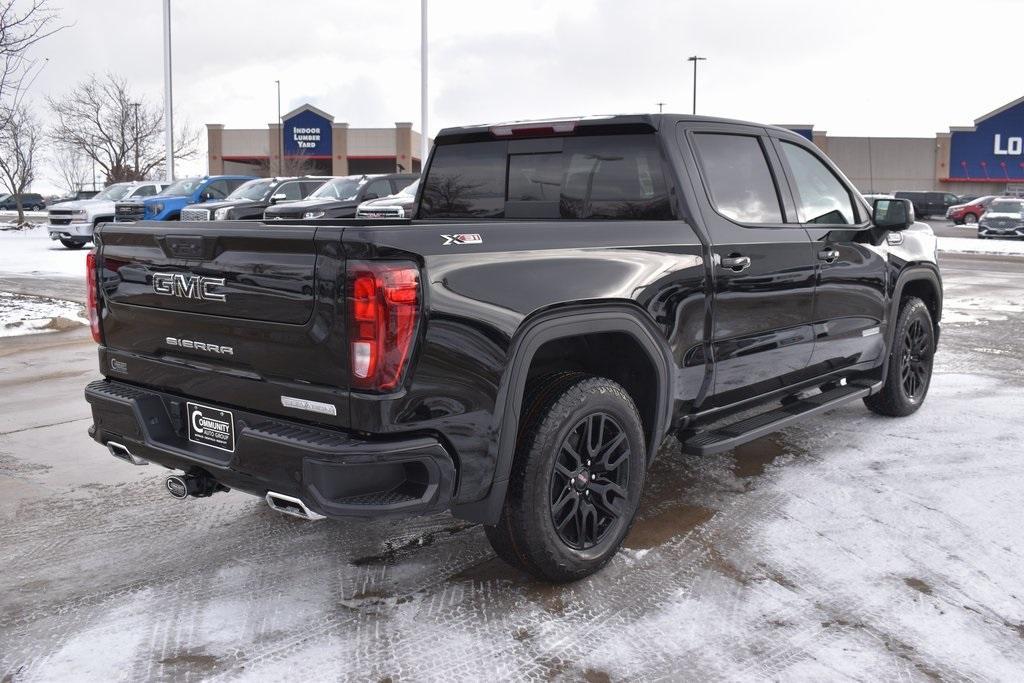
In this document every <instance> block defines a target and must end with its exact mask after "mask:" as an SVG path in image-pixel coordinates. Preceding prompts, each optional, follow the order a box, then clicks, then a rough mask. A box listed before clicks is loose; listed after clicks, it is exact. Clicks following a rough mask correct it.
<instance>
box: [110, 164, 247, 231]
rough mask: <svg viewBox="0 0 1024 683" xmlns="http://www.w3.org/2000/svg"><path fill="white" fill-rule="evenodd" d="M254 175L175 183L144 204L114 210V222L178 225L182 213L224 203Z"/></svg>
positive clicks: (120, 204)
mask: <svg viewBox="0 0 1024 683" xmlns="http://www.w3.org/2000/svg"><path fill="white" fill-rule="evenodd" d="M253 178H255V176H251V175H212V176H203V177H202V178H183V179H182V180H178V181H175V182H174V183H171V184H170V185H168V186H167V187H166V188H164V191H163V192H161V193H160V194H156V195H153V196H152V197H147V198H146V199H144V200H142V201H128V202H118V203H117V205H116V207H115V209H114V222H115V223H124V222H130V221H141V220H147V221H176V220H179V218H180V217H181V210H182V209H183V208H185V207H186V206H188V205H189V204H201V203H203V202H209V201H214V200H218V199H224V198H225V197H227V196H228V195H229V194H231V193H232V192H234V191H235V189H236V188H237V187H238V186H240V185H241V184H242V183H244V182H246V181H248V180H252V179H253Z"/></svg>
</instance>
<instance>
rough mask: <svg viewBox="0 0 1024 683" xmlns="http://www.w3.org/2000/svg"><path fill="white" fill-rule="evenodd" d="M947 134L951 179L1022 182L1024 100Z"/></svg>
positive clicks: (1023, 164)
mask: <svg viewBox="0 0 1024 683" xmlns="http://www.w3.org/2000/svg"><path fill="white" fill-rule="evenodd" d="M950 130H951V132H950V145H949V177H950V179H952V180H973V181H980V182H984V181H993V182H1007V181H1013V182H1021V181H1024V98H1022V100H1017V101H1016V102H1013V103H1011V104H1008V105H1006V106H1005V107H1002V108H1001V109H997V110H996V111H994V112H992V113H991V114H986V115H985V116H983V117H981V118H980V119H978V120H977V121H975V122H974V126H973V127H971V128H952V129H950Z"/></svg>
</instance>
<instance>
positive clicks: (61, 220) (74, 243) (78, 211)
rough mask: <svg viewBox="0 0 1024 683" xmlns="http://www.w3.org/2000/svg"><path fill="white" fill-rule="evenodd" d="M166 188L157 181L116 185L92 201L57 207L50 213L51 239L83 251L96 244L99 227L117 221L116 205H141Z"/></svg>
mask: <svg viewBox="0 0 1024 683" xmlns="http://www.w3.org/2000/svg"><path fill="white" fill-rule="evenodd" d="M164 187H166V183H162V182H157V181H152V182H151V181H142V182H129V183H114V184H113V185H109V186H107V187H106V188H104V189H103V190H102V191H101V192H99V193H98V194H97V195H95V196H94V197H92V198H91V199H77V200H72V201H66V202H61V203H59V204H53V205H51V206H50V208H49V210H48V211H47V212H46V218H47V225H46V228H47V231H48V232H49V234H50V239H51V240H58V241H60V243H61V244H63V245H64V246H65V247H66V248H68V249H81V248H82V247H84V246H85V245H86V244H88V243H89V242H91V241H92V232H93V229H94V228H95V227H96V225H98V224H99V223H102V222H105V221H112V220H114V202H117V201H131V200H134V201H139V200H142V199H144V198H145V197H152V196H153V195H155V194H157V193H159V192H161V191H162V190H163V189H164Z"/></svg>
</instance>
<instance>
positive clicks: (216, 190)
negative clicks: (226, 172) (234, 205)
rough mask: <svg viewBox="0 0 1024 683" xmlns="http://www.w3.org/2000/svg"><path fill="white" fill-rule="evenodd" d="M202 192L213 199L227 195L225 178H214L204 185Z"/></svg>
mask: <svg viewBox="0 0 1024 683" xmlns="http://www.w3.org/2000/svg"><path fill="white" fill-rule="evenodd" d="M203 193H204V194H206V195H209V196H210V197H212V198H213V199H224V197H227V196H228V183H227V181H226V180H214V181H213V182H211V183H210V184H209V185H207V186H206V189H204V190H203Z"/></svg>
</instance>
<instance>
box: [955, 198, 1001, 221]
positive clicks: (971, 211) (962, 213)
mask: <svg viewBox="0 0 1024 683" xmlns="http://www.w3.org/2000/svg"><path fill="white" fill-rule="evenodd" d="M993 199H995V195H986V196H984V197H978V198H977V199H972V200H971V201H969V202H967V203H966V204H956V205H954V206H951V207H949V208H948V209H947V210H946V218H948V219H949V220H951V221H953V222H954V223H956V224H957V225H962V224H966V225H974V224H976V223H977V222H978V219H979V218H981V214H983V213H985V211H986V210H987V209H988V205H989V204H991V203H992V200H993Z"/></svg>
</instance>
